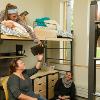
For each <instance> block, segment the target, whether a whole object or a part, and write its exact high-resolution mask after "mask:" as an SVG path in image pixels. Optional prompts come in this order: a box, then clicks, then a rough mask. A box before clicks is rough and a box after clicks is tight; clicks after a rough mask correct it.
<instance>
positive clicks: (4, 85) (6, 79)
mask: <svg viewBox="0 0 100 100" xmlns="http://www.w3.org/2000/svg"><path fill="white" fill-rule="evenodd" d="M8 78H9V76H5V77H1V84H2V86H3V89H4V93H5V97H6V100H8V90H7V81H8Z"/></svg>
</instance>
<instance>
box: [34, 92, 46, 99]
mask: <svg viewBox="0 0 100 100" xmlns="http://www.w3.org/2000/svg"><path fill="white" fill-rule="evenodd" d="M34 92H35V93H36V94H39V95H41V96H43V97H44V98H46V91H44V90H40V91H34Z"/></svg>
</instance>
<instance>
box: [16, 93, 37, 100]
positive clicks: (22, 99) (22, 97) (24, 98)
mask: <svg viewBox="0 0 100 100" xmlns="http://www.w3.org/2000/svg"><path fill="white" fill-rule="evenodd" d="M18 99H19V100H38V99H37V98H33V97H30V96H27V95H25V94H22V93H21V94H20V95H19V97H18Z"/></svg>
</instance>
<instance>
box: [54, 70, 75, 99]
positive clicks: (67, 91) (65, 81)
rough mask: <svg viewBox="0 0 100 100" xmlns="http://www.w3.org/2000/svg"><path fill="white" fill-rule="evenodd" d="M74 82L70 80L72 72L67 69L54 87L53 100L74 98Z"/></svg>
mask: <svg viewBox="0 0 100 100" xmlns="http://www.w3.org/2000/svg"><path fill="white" fill-rule="evenodd" d="M75 92H76V88H75V84H74V82H73V81H72V74H71V72H70V71H67V72H66V74H65V76H64V77H63V78H60V79H59V80H58V81H57V82H56V84H55V87H54V100H76V99H75Z"/></svg>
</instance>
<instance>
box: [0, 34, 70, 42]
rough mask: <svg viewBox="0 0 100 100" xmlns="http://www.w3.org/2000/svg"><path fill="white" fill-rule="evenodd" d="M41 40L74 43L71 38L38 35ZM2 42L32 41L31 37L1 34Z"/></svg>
mask: <svg viewBox="0 0 100 100" xmlns="http://www.w3.org/2000/svg"><path fill="white" fill-rule="evenodd" d="M37 37H38V39H39V40H48V41H72V39H71V38H67V37H66V38H57V37H49V36H41V34H38V35H37ZM0 40H25V41H32V38H31V37H18V36H11V35H4V34H0Z"/></svg>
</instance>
